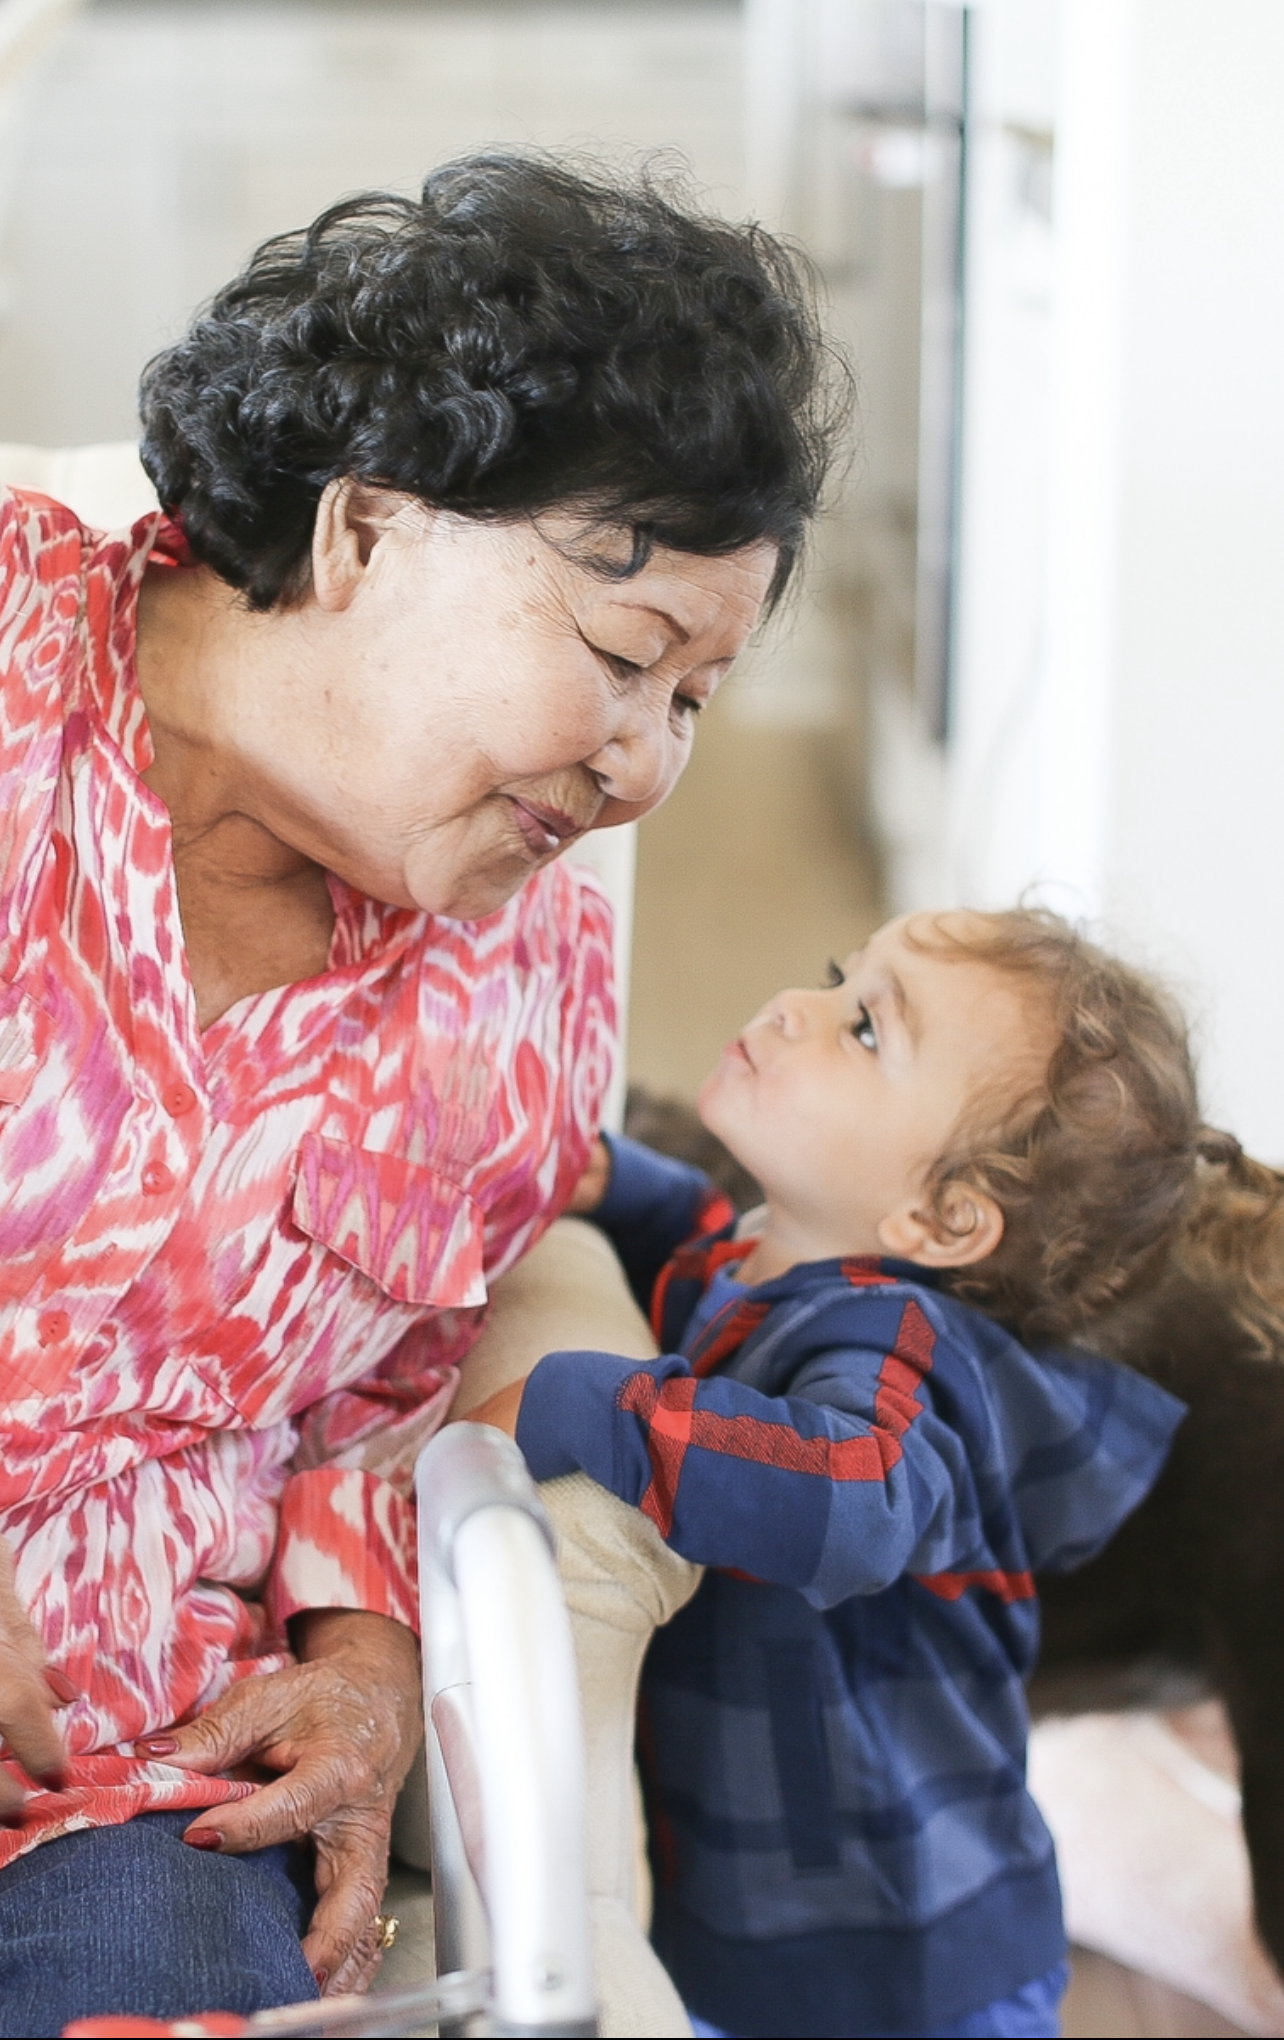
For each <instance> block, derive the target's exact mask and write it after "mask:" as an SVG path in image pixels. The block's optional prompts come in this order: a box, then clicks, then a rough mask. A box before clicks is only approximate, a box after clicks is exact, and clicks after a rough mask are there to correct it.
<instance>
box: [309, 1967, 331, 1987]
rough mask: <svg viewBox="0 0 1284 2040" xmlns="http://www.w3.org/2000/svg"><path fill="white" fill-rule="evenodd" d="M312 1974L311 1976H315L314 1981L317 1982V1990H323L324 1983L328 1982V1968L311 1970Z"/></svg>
mask: <svg viewBox="0 0 1284 2040" xmlns="http://www.w3.org/2000/svg"><path fill="white" fill-rule="evenodd" d="M312 1974H313V1976H314V1977H315V1978H316V1983H317V1989H318V1990H324V1989H325V1987H326V1985H327V1983H329V1981H330V1972H329V1970H328V1969H314V1970H313V1972H312Z"/></svg>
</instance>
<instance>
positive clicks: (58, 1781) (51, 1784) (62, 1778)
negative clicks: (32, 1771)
mask: <svg viewBox="0 0 1284 2040" xmlns="http://www.w3.org/2000/svg"><path fill="white" fill-rule="evenodd" d="M36 1777H37V1778H38V1779H39V1781H40V1783H41V1784H42V1785H43V1786H44V1788H45V1791H46V1792H65V1791H66V1790H67V1773H66V1772H65V1771H64V1770H63V1768H62V1766H61V1764H51V1765H50V1766H49V1769H48V1770H47V1771H37V1772H36Z"/></svg>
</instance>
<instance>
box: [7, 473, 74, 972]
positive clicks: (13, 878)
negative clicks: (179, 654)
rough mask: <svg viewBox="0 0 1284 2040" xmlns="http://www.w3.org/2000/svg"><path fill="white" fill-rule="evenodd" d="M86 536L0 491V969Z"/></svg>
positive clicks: (34, 825)
mask: <svg viewBox="0 0 1284 2040" xmlns="http://www.w3.org/2000/svg"><path fill="white" fill-rule="evenodd" d="M83 538H84V534H83V532H82V530H81V527H80V525H79V524H78V523H77V522H76V520H75V518H74V517H73V516H72V515H71V512H70V511H68V510H62V509H61V508H60V507H59V506H58V505H56V504H53V503H50V502H47V501H46V500H45V499H44V498H43V497H35V496H26V495H22V494H20V493H18V492H16V491H15V490H12V489H6V488H3V487H0V968H2V967H3V966H4V964H5V963H6V961H8V960H9V959H7V958H6V956H5V950H6V949H7V948H8V947H9V946H10V944H11V943H12V942H15V941H16V942H19V943H20V942H21V940H22V935H23V930H24V928H25V926H26V924H27V921H28V917H29V908H30V900H29V897H28V894H29V890H30V887H31V885H32V884H33V883H34V879H35V876H36V873H37V872H38V870H39V868H40V863H41V860H40V858H39V856H38V855H37V854H36V853H37V852H38V851H39V848H40V846H41V845H42V843H43V841H44V838H45V836H46V835H47V831H48V817H49V810H50V805H51V802H52V800H53V796H54V791H55V788H56V786H57V781H58V768H59V764H60V761H61V758H62V744H63V699H62V684H61V683H62V677H63V673H64V669H65V666H66V662H67V659H68V657H69V655H70V653H71V652H72V650H73V647H74V641H75V633H76V629H77V626H78V622H79V616H80V607H81V566H82V553H83ZM14 961H16V959H14Z"/></svg>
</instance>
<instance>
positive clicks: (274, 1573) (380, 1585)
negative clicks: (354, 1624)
mask: <svg viewBox="0 0 1284 2040" xmlns="http://www.w3.org/2000/svg"><path fill="white" fill-rule="evenodd" d="M417 1581H418V1573H417V1567H416V1548H415V1511H414V1505H413V1503H412V1502H411V1501H410V1500H409V1499H408V1497H407V1496H405V1495H402V1494H399V1493H398V1491H397V1489H396V1488H395V1487H394V1486H393V1485H392V1483H391V1481H387V1480H384V1479H382V1478H381V1477H380V1476H379V1475H378V1474H374V1473H363V1472H362V1471H361V1470H360V1469H359V1468H357V1467H341V1466H318V1467H310V1468H308V1469H306V1470H305V1471H303V1472H301V1473H296V1474H294V1475H293V1476H292V1478H291V1479H290V1480H289V1481H288V1482H287V1484H286V1488H285V1493H284V1495H283V1496H282V1498H281V1527H280V1533H279V1535H278V1538H277V1547H276V1556H275V1558H274V1560H273V1563H272V1568H271V1571H270V1572H269V1574H268V1579H267V1584H266V1590H265V1596H264V1598H265V1600H266V1603H267V1609H268V1614H269V1617H270V1618H271V1620H272V1622H273V1625H274V1627H276V1628H278V1629H281V1630H283V1629H284V1628H285V1625H286V1623H287V1622H288V1621H289V1619H290V1617H291V1616H292V1615H301V1614H304V1613H305V1612H306V1611H307V1610H308V1609H311V1608H354V1609H364V1610H366V1611H367V1612H368V1613H370V1614H372V1615H389V1616H391V1617H392V1619H393V1621H394V1622H404V1623H405V1625H406V1627H407V1628H408V1629H413V1630H415V1631H416V1633H417V1632H418V1629H419V1597H418V1585H417Z"/></svg>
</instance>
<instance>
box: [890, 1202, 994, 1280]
mask: <svg viewBox="0 0 1284 2040" xmlns="http://www.w3.org/2000/svg"><path fill="white" fill-rule="evenodd" d="M878 1237H879V1242H880V1244H881V1245H882V1246H883V1247H884V1248H885V1249H886V1251H887V1252H888V1253H889V1254H894V1255H895V1256H896V1257H897V1259H898V1260H902V1261H918V1262H920V1263H921V1264H922V1265H923V1267H925V1268H968V1267H971V1265H972V1263H973V1262H974V1261H984V1260H985V1259H986V1258H987V1256H988V1255H990V1254H992V1253H994V1252H995V1251H996V1249H997V1247H998V1245H999V1242H1000V1240H1001V1239H1002V1238H1003V1213H1002V1211H1001V1210H1000V1208H999V1206H998V1204H997V1203H996V1202H995V1200H994V1198H993V1197H991V1195H990V1193H989V1191H988V1190H981V1189H978V1188H977V1186H976V1184H975V1183H947V1184H946V1185H945V1187H944V1189H943V1190H942V1191H941V1193H940V1197H939V1199H938V1201H937V1203H936V1205H935V1207H934V1208H933V1209H932V1210H929V1211H924V1210H923V1209H922V1208H921V1207H920V1206H919V1205H917V1204H906V1205H903V1206H902V1207H901V1209H900V1210H899V1211H893V1212H889V1213H888V1215H887V1217H886V1218H884V1219H883V1220H881V1221H880V1224H879V1227H878Z"/></svg>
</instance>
